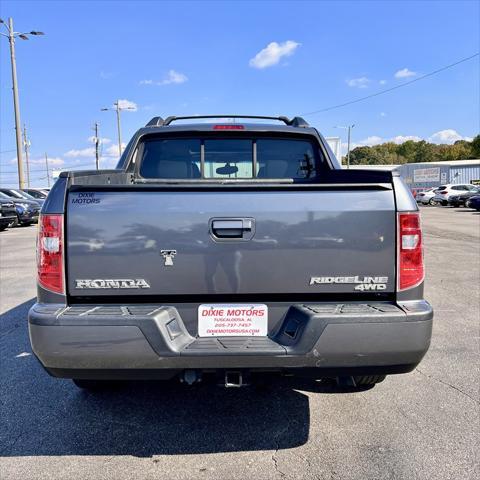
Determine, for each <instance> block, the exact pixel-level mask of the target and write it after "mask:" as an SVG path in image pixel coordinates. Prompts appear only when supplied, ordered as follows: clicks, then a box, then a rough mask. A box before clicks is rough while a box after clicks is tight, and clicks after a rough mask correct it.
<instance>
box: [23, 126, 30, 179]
mask: <svg viewBox="0 0 480 480" xmlns="http://www.w3.org/2000/svg"><path fill="white" fill-rule="evenodd" d="M23 146H24V148H25V162H26V164H27V186H28V188H30V159H29V157H28V153H29V149H30V140H28V137H27V126H26V125H25V124H23Z"/></svg>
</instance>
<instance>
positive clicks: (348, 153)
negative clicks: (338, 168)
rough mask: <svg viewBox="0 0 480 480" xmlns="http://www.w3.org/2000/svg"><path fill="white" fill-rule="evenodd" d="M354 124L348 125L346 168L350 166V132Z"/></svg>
mask: <svg viewBox="0 0 480 480" xmlns="http://www.w3.org/2000/svg"><path fill="white" fill-rule="evenodd" d="M353 127H354V125H349V126H348V140H347V168H350V132H351V130H352V128H353Z"/></svg>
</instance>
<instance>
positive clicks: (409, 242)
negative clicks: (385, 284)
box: [397, 212, 425, 290]
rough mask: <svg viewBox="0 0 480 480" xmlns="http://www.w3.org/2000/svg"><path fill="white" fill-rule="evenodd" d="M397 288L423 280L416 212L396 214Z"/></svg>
mask: <svg viewBox="0 0 480 480" xmlns="http://www.w3.org/2000/svg"><path fill="white" fill-rule="evenodd" d="M397 248H398V273H397V276H398V290H406V289H408V288H413V287H416V286H417V285H419V284H420V283H422V282H423V279H424V278H425V268H424V265H423V240H422V230H421V227H420V214H419V213H418V212H410V213H399V214H398V247H397Z"/></svg>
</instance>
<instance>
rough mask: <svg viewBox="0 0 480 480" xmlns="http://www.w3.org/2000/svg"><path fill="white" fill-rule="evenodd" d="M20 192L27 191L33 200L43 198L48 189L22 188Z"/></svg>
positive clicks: (45, 196)
mask: <svg viewBox="0 0 480 480" xmlns="http://www.w3.org/2000/svg"><path fill="white" fill-rule="evenodd" d="M22 192H25V193H27V194H28V195H30V196H31V197H33V198H34V199H35V200H45V199H46V198H47V195H48V191H47V190H45V189H44V188H24V189H22Z"/></svg>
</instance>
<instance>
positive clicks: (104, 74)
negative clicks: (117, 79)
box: [100, 70, 115, 80]
mask: <svg viewBox="0 0 480 480" xmlns="http://www.w3.org/2000/svg"><path fill="white" fill-rule="evenodd" d="M114 75H115V74H114V73H113V72H104V71H103V70H102V71H101V72H100V78H101V79H102V80H108V79H110V78H112V77H113V76H114Z"/></svg>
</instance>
